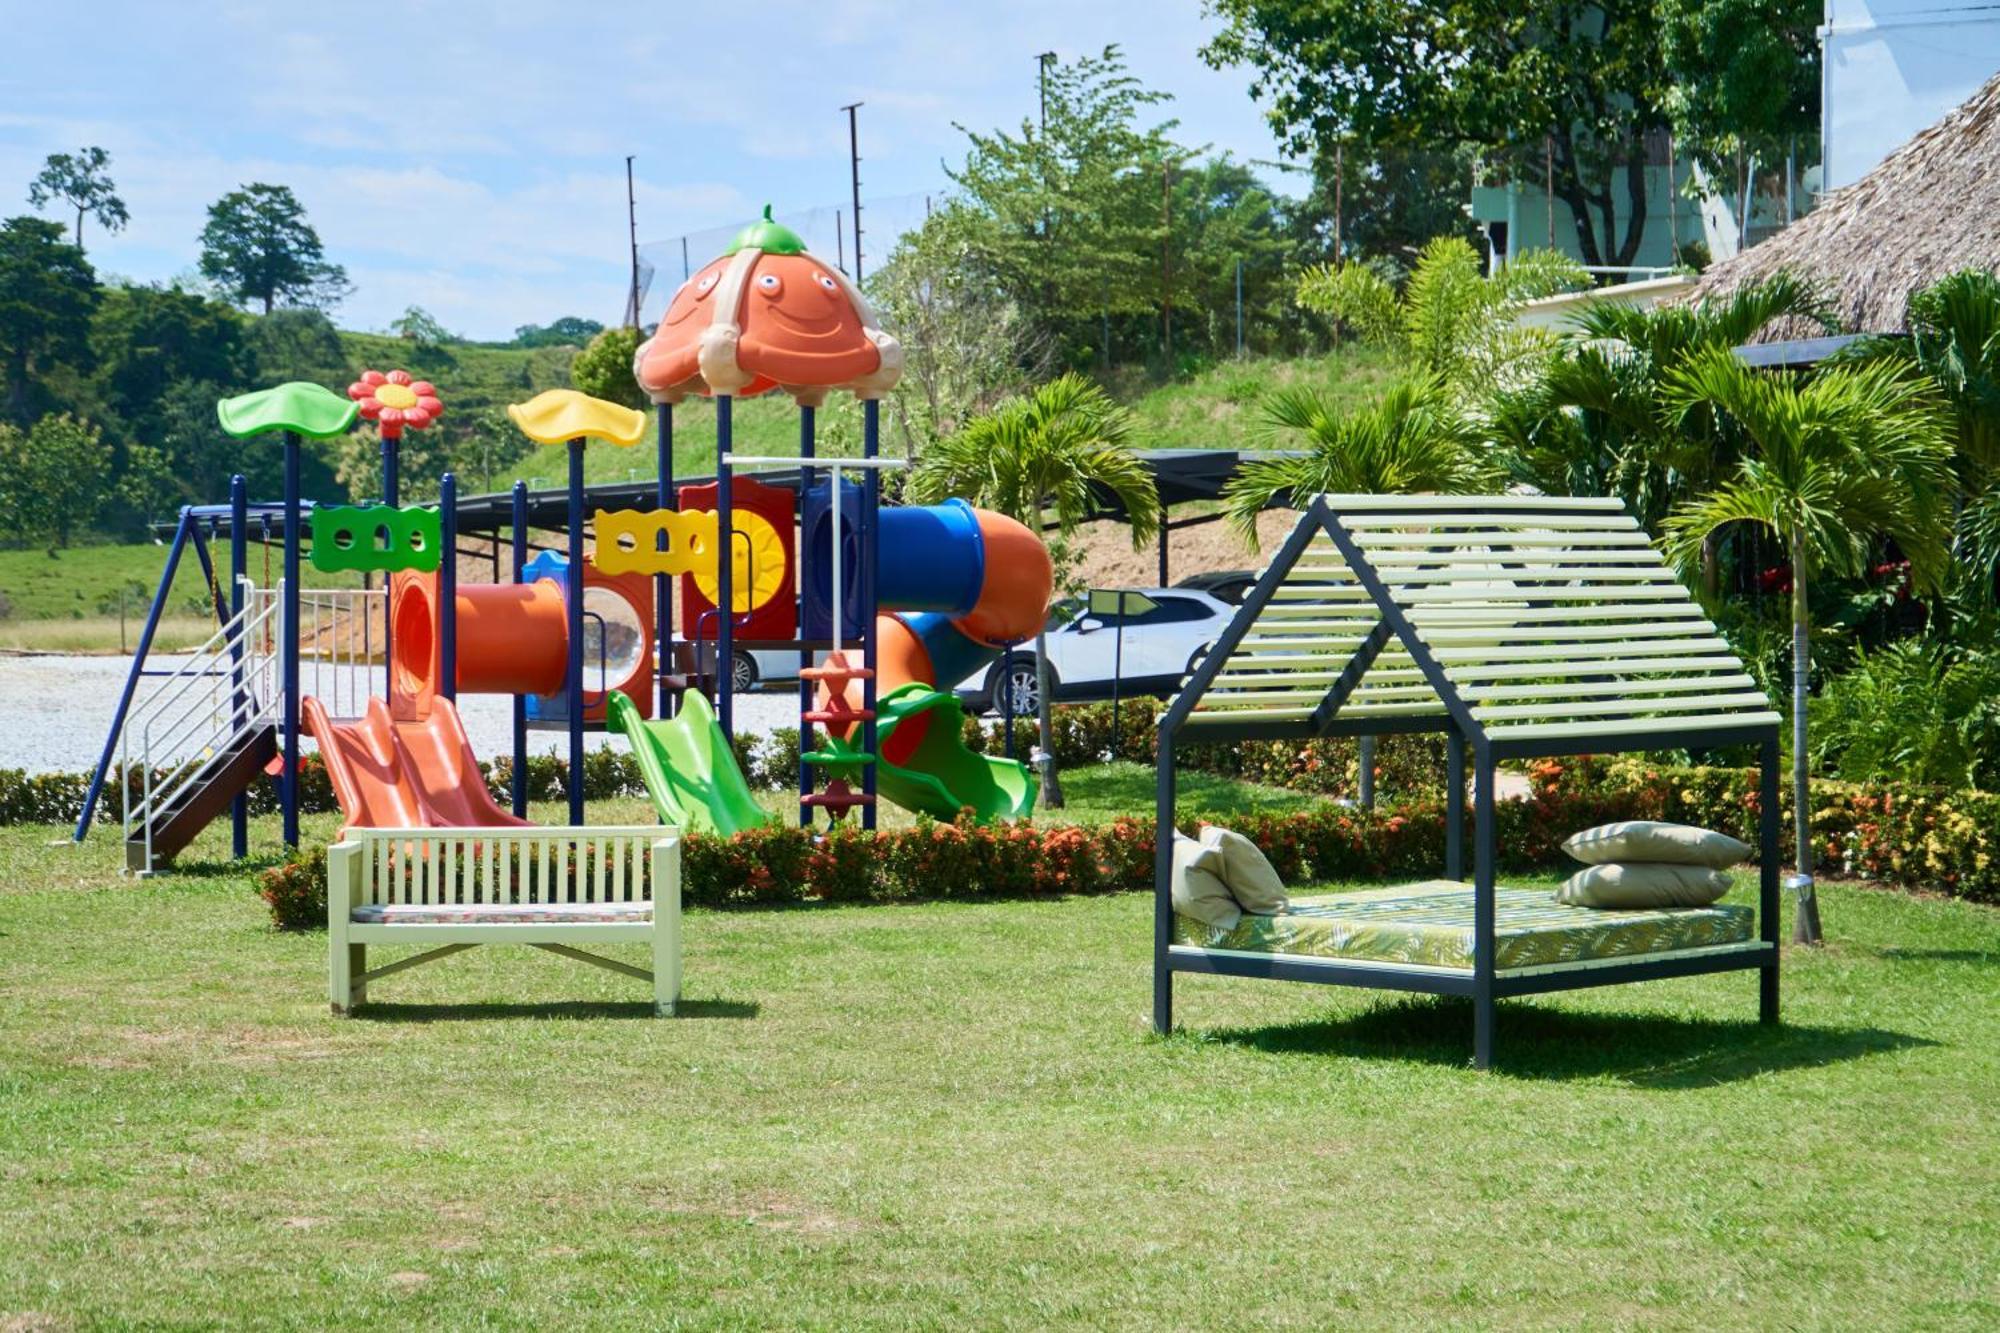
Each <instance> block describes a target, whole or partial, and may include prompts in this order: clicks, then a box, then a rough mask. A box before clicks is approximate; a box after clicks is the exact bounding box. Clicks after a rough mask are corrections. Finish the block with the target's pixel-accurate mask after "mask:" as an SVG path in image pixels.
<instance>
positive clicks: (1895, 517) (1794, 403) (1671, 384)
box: [1665, 347, 1952, 944]
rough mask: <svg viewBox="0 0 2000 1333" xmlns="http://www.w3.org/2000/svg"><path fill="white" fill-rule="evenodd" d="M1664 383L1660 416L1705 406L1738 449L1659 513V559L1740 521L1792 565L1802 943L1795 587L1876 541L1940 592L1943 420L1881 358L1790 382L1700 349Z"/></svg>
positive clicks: (1802, 695) (1798, 595)
mask: <svg viewBox="0 0 2000 1333" xmlns="http://www.w3.org/2000/svg"><path fill="white" fill-rule="evenodd" d="M1665 391H1666V397H1665V402H1666V407H1667V409H1668V410H1669V412H1670V413H1672V414H1674V415H1675V416H1678V417H1686V416H1688V415H1689V414H1692V413H1697V412H1703V411H1713V412H1715V413H1716V414H1717V415H1718V416H1720V417H1722V418H1724V419H1725V420H1726V421H1727V422H1728V423H1730V425H1732V426H1733V427H1734V428H1735V429H1737V430H1740V431H1741V432H1742V435H1743V438H1744V440H1745V441H1746V443H1747V445H1748V449H1747V450H1746V452H1745V454H1744V456H1743V457H1742V458H1741V459H1739V460H1738V461H1737V462H1736V464H1735V466H1734V468H1733V469H1732V470H1731V472H1730V473H1729V474H1728V475H1726V476H1724V477H1723V478H1722V479H1721V480H1720V481H1719V483H1718V485H1717V486H1716V488H1715V489H1714V490H1712V491H1710V492H1709V493H1708V494H1706V495H1703V496H1701V497H1699V498H1697V499H1693V500H1690V501H1687V502H1686V503H1684V504H1682V505H1681V506H1680V507H1679V508H1678V509H1676V510H1675V511H1674V513H1673V515H1672V516H1671V517H1670V518H1669V519H1668V520H1667V524H1666V529H1667V531H1666V537H1667V553H1668V555H1669V557H1670V558H1671V559H1672V560H1673V561H1674V562H1675V563H1676V564H1677V565H1678V566H1679V567H1680V568H1681V569H1682V570H1683V572H1684V573H1685V572H1688V571H1691V570H1693V569H1695V568H1697V567H1698V565H1699V563H1700V561H1701V557H1702V552H1703V548H1704V546H1705V544H1706V543H1707V541H1708V539H1709V538H1710V537H1711V536H1712V535H1714V534H1715V533H1717V532H1719V531H1721V530H1722V529H1723V528H1725V527H1727V526H1729V525H1730V524H1734V523H1747V524H1752V525H1755V526H1758V527H1762V528H1765V529H1768V530H1769V531H1770V532H1771V533H1772V534H1773V535H1774V536H1775V537H1776V538H1777V539H1778V540H1779V541H1780V542H1782V543H1783V545H1784V548H1785V550H1786V552H1787V553H1788V556H1789V559H1790V562H1791V571H1792V800H1793V806H1794V811H1793V814H1794V818H1795V821H1796V832H1797V838H1798V872H1799V875H1800V877H1801V883H1802V889H1801V897H1800V901H1799V917H1798V926H1797V930H1796V932H1795V934H1794V937H1793V938H1794V940H1795V941H1796V942H1798V943H1801V944H1814V943H1817V942H1818V941H1819V938H1820V925H1819V907H1818V904H1817V902H1816V901H1815V900H1814V898H1813V896H1812V891H1811V887H1810V880H1809V879H1807V878H1805V877H1807V876H1809V875H1810V873H1811V870H1812V831H1811V826H1810V820H1811V807H1810V804H1809V797H1808V792H1807V787H1806V777H1807V771H1806V770H1807V763H1808V754H1807V749H1806V689H1807V683H1808V679H1809V677H1810V674H1811V670H1812V658H1811V648H1810V646H1809V644H1808V642H1807V633H1808V630H1809V629H1810V627H1811V626H1810V616H1809V614H1808V611H1807V604H1806V588H1807V585H1808V582H1809V581H1810V580H1811V578H1812V577H1813V575H1814V574H1815V573H1817V572H1818V571H1819V570H1821V569H1825V570H1827V571H1828V572H1831V573H1837V574H1848V575H1852V574H1858V573H1860V572H1861V571H1862V569H1863V568H1864V567H1865V565H1866V563H1867V561H1868V558H1869V556H1870V554H1871V553H1872V552H1871V548H1872V547H1873V544H1874V542H1875V541H1876V540H1877V539H1878V538H1881V537H1887V538H1889V539H1890V540H1892V541H1894V542H1895V543H1896V545H1897V546H1898V547H1899V548H1901V550H1902V552H1903V554H1904V556H1906V557H1907V558H1908V559H1909V561H1910V569H1911V574H1912V576H1913V578H1914V580H1915V581H1916V583H1917V585H1918V587H1919V588H1920V589H1924V590H1931V589H1936V588H1938V587H1939V586H1941V584H1942V581H1943V578H1944V575H1945V573H1946V570H1947V569H1948V566H1949V562H1950V531H1951V505H1950V502H1949V497H1950V494H1951V491H1952V477H1951V470H1950V459H1951V454H1950V449H1949V447H1948V443H1947V441H1948V435H1947V426H1946V420H1945V417H1944V414H1943V411H1942V409H1941V407H1940V404H1939V403H1938V400H1937V398H1936V396H1935V394H1934V393H1933V390H1932V388H1931V386H1930V385H1929V384H1928V383H1927V382H1925V381H1924V380H1923V379H1922V378H1921V377H1919V376H1915V375H1912V374H1910V373H1909V372H1908V371H1907V370H1906V369H1905V368H1904V367H1902V366H1898V365H1895V364H1893V363H1891V362H1886V361H1876V362H1870V363H1862V364H1856V365H1840V366H1835V367H1833V368H1831V369H1827V370H1824V371H1822V372H1821V373H1820V374H1819V375H1817V376H1816V377H1814V378H1812V379H1810V380H1806V381H1804V382H1801V381H1800V380H1799V379H1797V378H1794V377H1791V376H1782V375H1774V374H1763V373H1759V372H1757V371H1755V370H1752V369H1751V368H1750V367H1749V366H1748V365H1746V364H1745V363H1744V362H1743V361H1742V360H1741V359H1740V358H1738V357H1737V356H1736V355H1735V354H1734V353H1733V352H1731V351H1730V350H1728V349H1727V348H1723V347H1711V348H1708V349H1706V350H1704V351H1702V352H1699V353H1697V354H1696V355H1694V356H1693V357H1691V358H1689V359H1688V360H1687V361H1686V362H1685V363H1684V364H1682V365H1681V366H1680V367H1678V368H1677V369H1675V370H1674V371H1673V372H1672V373H1671V374H1670V375H1669V376H1668V377H1667V382H1666V386H1665Z"/></svg>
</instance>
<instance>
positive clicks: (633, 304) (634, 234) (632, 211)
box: [625, 153, 639, 329]
mask: <svg viewBox="0 0 2000 1333" xmlns="http://www.w3.org/2000/svg"><path fill="white" fill-rule="evenodd" d="M625 226H626V229H627V230H628V231H629V232H630V234H631V239H632V295H631V297H630V299H629V300H628V302H627V303H626V307H625V323H626V325H627V326H628V327H631V328H635V329H636V328H638V327H639V207H638V204H637V202H636V201H635V199H634V197H633V194H632V154H630V153H627V154H626V155H625Z"/></svg>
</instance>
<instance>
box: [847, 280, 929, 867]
mask: <svg viewBox="0 0 2000 1333" xmlns="http://www.w3.org/2000/svg"><path fill="white" fill-rule="evenodd" d="M854 267H855V271H856V272H857V273H858V272H859V271H860V269H861V263H860V256H858V255H857V256H856V257H855V265H854ZM881 450H882V401H881V400H880V399H879V398H867V399H864V400H862V403H861V455H862V457H864V458H875V457H877V456H878V455H879V454H880V453H881ZM881 505H882V473H881V472H880V470H878V469H876V468H869V469H868V479H867V482H866V483H865V485H864V488H863V490H862V492H861V659H862V661H863V662H865V663H866V664H867V665H868V666H869V667H870V668H873V667H874V665H875V662H876V655H875V588H876V572H877V563H878V560H879V558H880V554H881V553H880V550H879V549H878V546H877V543H876V532H877V527H878V525H879V523H880V519H881ZM947 688H949V687H947ZM861 710H862V717H863V718H864V719H865V720H864V721H863V722H862V724H861V752H862V753H863V754H865V755H867V756H869V759H868V762H867V763H866V764H865V765H863V766H862V769H861V784H862V791H863V793H864V794H866V795H867V796H868V798H869V800H868V803H867V804H866V805H863V806H862V807H861V827H863V828H869V829H872V828H874V827H875V800H874V797H875V774H876V767H877V766H876V760H875V756H876V754H877V750H876V740H875V731H876V728H875V672H874V671H873V670H872V669H871V670H870V671H869V673H868V675H867V676H865V677H864V678H863V679H862V681H861Z"/></svg>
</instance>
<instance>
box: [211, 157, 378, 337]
mask: <svg viewBox="0 0 2000 1333" xmlns="http://www.w3.org/2000/svg"><path fill="white" fill-rule="evenodd" d="M201 273H202V276H203V277H205V278H208V279H209V280H210V281H212V282H217V283H220V284H221V285H222V287H223V288H224V290H226V291H227V292H228V293H229V295H230V297H231V298H232V299H234V300H236V301H239V302H256V303H258V304H260V305H262V306H263V309H264V313H265V314H267V315H268V314H270V313H271V311H272V310H273V309H274V308H275V307H277V306H278V305H281V304H282V305H300V306H310V307H313V308H315V309H327V308H330V307H332V306H336V305H339V304H340V302H341V300H342V299H343V298H344V297H345V296H346V295H347V293H348V292H349V291H351V290H353V289H352V287H351V285H350V284H349V283H348V281H347V270H346V269H344V268H342V267H341V266H340V265H338V264H329V263H327V262H326V252H325V248H324V247H323V246H322V245H321V244H320V239H319V233H318V232H317V231H315V230H313V227H312V224H311V223H309V222H307V221H306V210H305V205H303V204H301V203H300V202H299V200H298V196H297V195H295V194H293V193H292V191H291V189H290V187H288V186H284V185H266V184H263V183H261V182H259V183H255V184H251V185H246V186H244V187H243V188H242V189H240V190H232V191H230V192H229V193H228V194H225V195H223V196H222V198H220V199H218V200H216V201H215V202H214V203H212V204H210V205H209V206H208V225H207V226H205V227H203V228H202V229H201Z"/></svg>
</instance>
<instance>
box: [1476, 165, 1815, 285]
mask: <svg viewBox="0 0 2000 1333" xmlns="http://www.w3.org/2000/svg"><path fill="white" fill-rule="evenodd" d="M1798 165H1799V167H1800V168H1801V169H1800V173H1799V180H1798V182H1797V183H1796V184H1795V186H1794V189H1793V200H1792V206H1793V211H1794V213H1795V214H1797V213H1803V212H1804V211H1806V209H1807V208H1809V207H1810V206H1811V192H1810V189H1809V188H1808V187H1809V186H1811V185H1812V184H1814V183H1815V182H1816V173H1815V172H1812V171H1810V170H1808V169H1805V166H1804V163H1803V161H1801V162H1800V163H1799V164H1798ZM1765 169H1766V168H1761V167H1760V168H1759V171H1760V174H1761V172H1762V171H1764V170H1765ZM1692 172H1693V167H1692V166H1691V165H1690V164H1689V163H1686V162H1682V163H1677V164H1676V166H1675V171H1674V178H1673V179H1674V181H1676V182H1678V183H1679V184H1681V185H1682V186H1685V185H1686V183H1687V181H1688V179H1689V177H1690V174H1691V173H1692ZM1669 186H1670V182H1669V179H1668V176H1667V168H1666V167H1665V166H1655V167H1648V168H1647V169H1646V227H1645V231H1644V232H1643V233H1642V235H1641V237H1640V241H1639V252H1638V254H1636V255H1635V256H1633V259H1632V267H1634V268H1642V269H1662V270H1664V269H1668V268H1672V267H1673V266H1674V265H1675V264H1676V262H1684V259H1683V260H1682V261H1677V260H1676V258H1675V251H1676V248H1677V246H1678V247H1680V248H1685V247H1686V246H1688V245H1689V244H1696V243H1698V244H1700V245H1704V246H1707V247H1708V251H1709V255H1710V257H1711V258H1713V259H1727V258H1728V257H1729V256H1731V255H1733V254H1735V253H1736V248H1737V247H1736V236H1737V231H1738V225H1739V224H1738V223H1737V220H1736V218H1737V214H1736V196H1735V192H1734V191H1722V192H1719V193H1716V194H1711V195H1710V196H1708V197H1707V199H1706V200H1703V199H1690V198H1688V197H1687V196H1686V195H1685V194H1683V193H1680V192H1679V191H1676V190H1673V189H1671V188H1669ZM1613 201H1614V206H1619V211H1618V213H1617V217H1618V228H1619V232H1620V234H1622V232H1623V228H1624V223H1625V216H1626V215H1625V213H1624V212H1623V211H1622V205H1623V204H1624V202H1625V192H1624V187H1623V182H1622V180H1621V181H1620V183H1619V186H1618V188H1617V189H1616V190H1615V191H1614V192H1613ZM1472 217H1473V220H1474V221H1476V222H1479V223H1481V224H1484V225H1485V227H1486V229H1487V232H1488V235H1489V236H1497V235H1500V234H1504V235H1505V236H1506V237H1507V238H1508V244H1507V246H1506V250H1507V252H1508V253H1515V254H1518V253H1519V252H1520V251H1522V250H1543V249H1547V248H1548V244H1549V225H1550V223H1549V197H1548V195H1547V194H1545V193H1543V191H1542V188H1541V185H1540V183H1539V182H1519V183H1509V184H1497V185H1477V186H1474V187H1473V190H1472ZM1785 221H1786V219H1785V217H1784V210H1783V208H1782V207H1781V206H1779V205H1778V204H1777V203H1776V202H1775V201H1773V200H1772V199H1771V198H1770V197H1769V194H1768V193H1762V194H1759V196H1758V197H1757V200H1756V212H1755V213H1754V214H1752V216H1751V219H1750V241H1751V242H1752V243H1753V244H1754V243H1755V242H1757V241H1759V240H1762V239H1763V238H1764V237H1765V236H1767V235H1769V234H1770V233H1771V232H1773V231H1775V230H1777V229H1778V228H1779V227H1782V226H1783V225H1784V223H1785ZM1494 223H1504V224H1506V225H1505V227H1504V229H1503V230H1499V231H1496V229H1495V228H1494V226H1493V224H1494ZM1555 238H1556V245H1555V248H1556V249H1558V250H1560V251H1562V252H1563V253H1564V254H1566V255H1568V256H1570V257H1571V258H1572V259H1578V260H1580V259H1582V258H1583V253H1582V250H1581V248H1580V247H1579V246H1578V245H1577V243H1576V222H1575V219H1574V217H1573V216H1572V214H1571V213H1570V211H1569V205H1567V204H1565V203H1563V202H1562V201H1561V200H1560V199H1558V200H1556V202H1555ZM1642 276H1643V275H1642Z"/></svg>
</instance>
